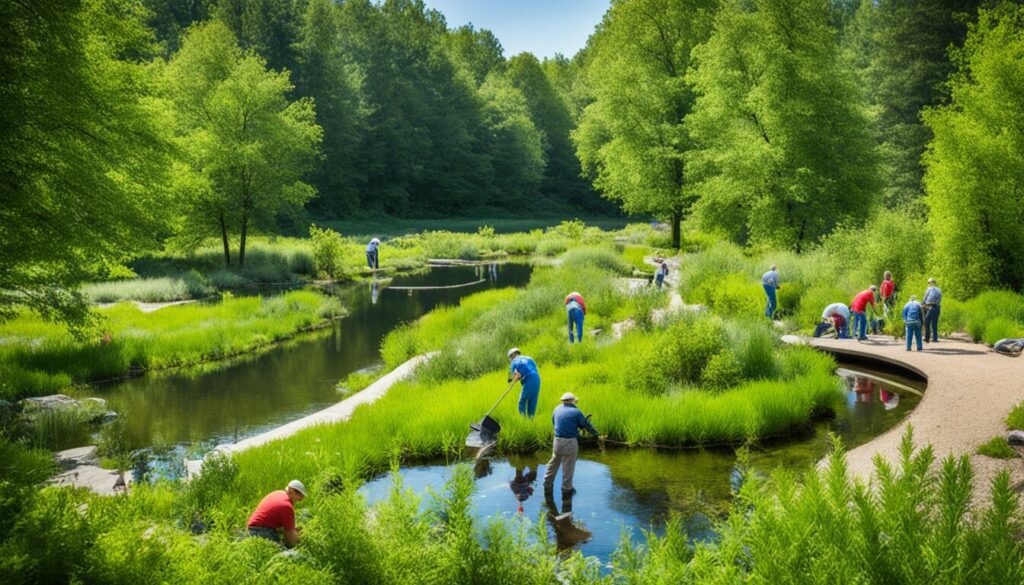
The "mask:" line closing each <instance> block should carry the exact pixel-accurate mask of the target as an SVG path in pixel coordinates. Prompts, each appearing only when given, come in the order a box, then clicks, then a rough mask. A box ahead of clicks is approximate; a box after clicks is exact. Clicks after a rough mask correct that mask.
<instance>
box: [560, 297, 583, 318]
mask: <svg viewBox="0 0 1024 585" xmlns="http://www.w3.org/2000/svg"><path fill="white" fill-rule="evenodd" d="M573 300H575V301H576V302H577V303H579V304H580V308H581V309H583V314H584V315H586V314H587V304H586V303H584V302H583V297H582V296H581V295H569V296H567V297H565V304H567V305H568V304H569V301H573Z"/></svg>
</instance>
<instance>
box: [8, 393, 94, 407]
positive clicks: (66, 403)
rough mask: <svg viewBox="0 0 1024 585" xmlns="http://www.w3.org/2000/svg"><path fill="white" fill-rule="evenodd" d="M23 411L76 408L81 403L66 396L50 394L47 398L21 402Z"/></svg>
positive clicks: (42, 397)
mask: <svg viewBox="0 0 1024 585" xmlns="http://www.w3.org/2000/svg"><path fill="white" fill-rule="evenodd" d="M21 405H22V406H23V407H24V408H25V410H29V411H32V410H53V409H57V408H78V407H80V406H82V403H81V402H79V401H77V400H75V399H74V398H72V397H70V396H68V395H66V394H50V395H49V396H33V397H32V398H25V399H24V400H22V401H21Z"/></svg>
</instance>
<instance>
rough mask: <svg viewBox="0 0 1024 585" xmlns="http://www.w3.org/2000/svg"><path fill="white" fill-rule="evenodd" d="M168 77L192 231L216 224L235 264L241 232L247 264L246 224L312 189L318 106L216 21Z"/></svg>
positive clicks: (199, 33)
mask: <svg viewBox="0 0 1024 585" xmlns="http://www.w3.org/2000/svg"><path fill="white" fill-rule="evenodd" d="M166 80H167V81H166V85H167V93H168V95H169V96H170V99H171V101H172V102H173V104H174V106H175V108H176V116H175V118H176V120H177V123H178V125H177V128H176V132H177V136H178V142H179V144H180V145H181V148H182V150H183V152H184V153H185V158H186V160H187V161H188V167H189V169H188V170H189V171H191V172H184V171H183V172H180V173H179V176H178V181H177V184H178V185H179V188H180V191H181V192H183V193H187V194H188V195H189V197H188V209H189V213H188V214H187V217H186V218H185V225H186V227H187V232H188V233H189V234H191V235H198V236H206V235H211V234H210V232H211V231H212V230H211V228H215V229H216V230H217V231H219V233H220V236H221V241H222V244H223V247H224V261H225V263H226V264H230V263H231V253H230V245H229V236H230V235H231V234H233V233H234V232H235V231H236V230H237V232H238V233H239V235H240V239H239V248H238V263H239V265H240V266H244V265H245V246H246V238H247V236H248V233H249V230H250V229H251V228H253V227H259V226H264V225H267V224H269V223H270V222H272V221H273V219H274V218H275V216H276V215H277V214H279V213H283V212H287V211H289V210H292V209H296V208H301V206H302V205H303V204H304V203H305V202H306V201H308V200H309V199H310V198H311V197H312V196H313V195H314V190H313V188H312V187H310V186H309V185H307V184H305V183H303V182H302V181H301V180H300V177H301V176H302V174H303V173H304V172H306V171H307V170H308V169H309V168H310V166H311V164H312V161H313V157H314V156H315V155H316V152H317V147H318V145H319V144H320V140H321V129H320V127H319V126H317V125H316V122H315V112H314V110H313V102H312V100H310V99H307V98H302V99H299V100H296V101H294V102H289V101H288V99H287V97H286V96H287V94H288V93H289V92H290V91H291V90H292V85H291V83H290V82H289V81H288V72H286V71H283V72H279V73H278V72H273V71H268V70H267V69H266V66H265V64H264V61H263V59H262V58H260V57H258V56H256V55H255V54H253V53H251V52H243V51H242V50H241V49H240V48H239V47H238V45H237V43H236V42H235V39H234V36H233V35H232V33H231V31H230V30H228V28H227V26H226V25H224V23H222V22H220V21H219V20H214V21H211V22H208V23H205V24H201V25H197V26H195V27H193V28H192V29H190V30H189V32H188V33H187V34H186V35H185V37H184V39H183V42H182V46H181V50H180V51H179V52H178V53H177V54H176V55H175V56H174V58H173V59H171V61H170V62H169V64H168V66H167V71H166ZM181 170H182V169H179V171H181ZM214 233H216V232H214Z"/></svg>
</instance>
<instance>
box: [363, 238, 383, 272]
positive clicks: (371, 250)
mask: <svg viewBox="0 0 1024 585" xmlns="http://www.w3.org/2000/svg"><path fill="white" fill-rule="evenodd" d="M378 247H380V240H378V239H377V238H373V239H372V240H370V243H369V244H368V245H367V246H366V265H367V266H369V267H370V270H377V269H378V268H380V256H379V255H378V250H377V248H378Z"/></svg>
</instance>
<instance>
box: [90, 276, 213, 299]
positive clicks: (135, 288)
mask: <svg viewBox="0 0 1024 585" xmlns="http://www.w3.org/2000/svg"><path fill="white" fill-rule="evenodd" d="M212 291H213V289H212V287H211V286H210V285H209V284H208V283H207V282H206V280H205V279H204V278H203V277H202V276H201V275H200V274H199V273H197V272H195V271H191V272H186V273H184V274H181V275H178V276H163V277H156V278H136V279H132V280H112V281H109V282H96V283H91V284H86V285H85V286H83V287H82V292H83V293H84V294H85V296H86V297H88V298H89V300H91V301H92V302H94V303H116V302H118V301H126V300H130V301H142V302H145V303H162V302H168V301H179V300H187V299H195V298H199V297H203V296H206V295H208V294H210V293H211V292H212Z"/></svg>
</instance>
